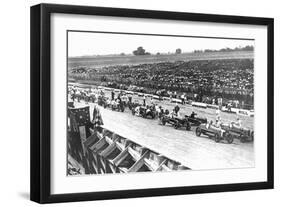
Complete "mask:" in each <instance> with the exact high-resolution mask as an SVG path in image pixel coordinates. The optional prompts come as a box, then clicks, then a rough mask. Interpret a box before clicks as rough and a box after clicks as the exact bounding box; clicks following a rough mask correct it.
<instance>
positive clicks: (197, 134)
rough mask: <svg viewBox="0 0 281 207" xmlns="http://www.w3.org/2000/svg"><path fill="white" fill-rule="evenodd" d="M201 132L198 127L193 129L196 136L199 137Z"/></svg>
mask: <svg viewBox="0 0 281 207" xmlns="http://www.w3.org/2000/svg"><path fill="white" fill-rule="evenodd" d="M201 133H202V132H201V129H200V127H197V128H196V130H195V134H196V136H197V137H200V136H201Z"/></svg>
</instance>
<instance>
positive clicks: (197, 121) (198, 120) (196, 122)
mask: <svg viewBox="0 0 281 207" xmlns="http://www.w3.org/2000/svg"><path fill="white" fill-rule="evenodd" d="M185 117H186V118H187V119H188V121H189V122H190V123H191V125H192V126H199V125H200V124H206V123H207V119H206V118H202V117H197V116H196V114H191V115H189V116H188V115H185Z"/></svg>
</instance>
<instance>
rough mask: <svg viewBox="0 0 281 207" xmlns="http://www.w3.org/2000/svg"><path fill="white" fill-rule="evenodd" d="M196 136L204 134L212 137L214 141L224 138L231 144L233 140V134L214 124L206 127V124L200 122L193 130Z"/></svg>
mask: <svg viewBox="0 0 281 207" xmlns="http://www.w3.org/2000/svg"><path fill="white" fill-rule="evenodd" d="M195 133H196V136H198V137H199V136H201V134H204V135H206V136H208V137H209V138H213V139H214V140H215V142H220V141H221V140H226V141H227V143H229V144H231V143H232V142H233V136H232V135H231V134H229V133H228V132H227V131H226V130H223V129H220V128H218V127H215V126H209V127H207V124H201V125H200V126H198V127H197V128H196V130H195Z"/></svg>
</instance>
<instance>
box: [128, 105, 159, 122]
mask: <svg viewBox="0 0 281 207" xmlns="http://www.w3.org/2000/svg"><path fill="white" fill-rule="evenodd" d="M137 107H138V108H137ZM137 107H135V108H132V114H133V115H137V116H140V117H143V118H152V119H154V118H155V117H156V111H155V110H153V109H147V108H146V107H144V106H137Z"/></svg>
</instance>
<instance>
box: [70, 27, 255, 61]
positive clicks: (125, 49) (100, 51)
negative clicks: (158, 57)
mask: <svg viewBox="0 0 281 207" xmlns="http://www.w3.org/2000/svg"><path fill="white" fill-rule="evenodd" d="M246 45H252V46H254V41H253V40H233V39H214V38H211V39H210V38H195V37H170V36H169V37H167V36H148V35H131V34H107V33H91V32H68V55H69V57H74V56H84V55H109V54H120V53H126V54H132V51H133V50H136V48H137V47H139V46H142V47H143V48H144V49H145V50H146V51H147V52H150V53H153V54H155V53H157V52H160V53H168V52H171V53H174V52H175V50H176V49H177V48H181V50H182V52H192V51H194V50H204V49H222V48H226V47H229V48H235V47H239V46H241V47H244V46H246Z"/></svg>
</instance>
